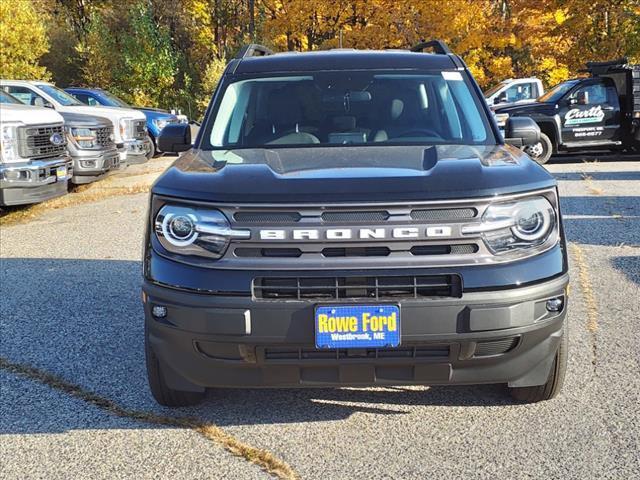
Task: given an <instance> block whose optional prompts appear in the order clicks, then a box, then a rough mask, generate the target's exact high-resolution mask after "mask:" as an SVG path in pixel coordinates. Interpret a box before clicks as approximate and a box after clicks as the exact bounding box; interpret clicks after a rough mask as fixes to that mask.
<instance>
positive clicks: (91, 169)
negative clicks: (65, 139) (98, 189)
mask: <svg viewBox="0 0 640 480" xmlns="http://www.w3.org/2000/svg"><path fill="white" fill-rule="evenodd" d="M72 158H73V178H72V179H71V181H72V182H73V183H75V184H84V183H91V182H94V181H96V180H98V179H100V178H102V177H104V176H106V174H107V173H108V172H109V171H111V170H117V169H119V168H120V154H119V152H118V150H116V149H112V150H109V151H106V152H105V151H95V150H77V151H74V152H72Z"/></svg>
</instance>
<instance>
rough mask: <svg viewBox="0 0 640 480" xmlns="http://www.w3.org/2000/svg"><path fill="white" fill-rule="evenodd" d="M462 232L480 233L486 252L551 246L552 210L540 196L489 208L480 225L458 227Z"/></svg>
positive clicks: (554, 227)
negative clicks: (487, 250)
mask: <svg viewBox="0 0 640 480" xmlns="http://www.w3.org/2000/svg"><path fill="white" fill-rule="evenodd" d="M462 233H463V234H466V235H470V234H478V233H480V234H482V238H483V239H484V241H485V243H486V245H487V247H488V248H489V250H490V251H491V252H492V253H494V254H496V255H499V254H503V253H506V252H510V251H514V250H530V249H535V248H538V247H541V246H543V245H545V244H546V245H555V243H556V242H557V240H558V221H557V215H556V211H555V209H554V207H553V205H551V203H550V202H549V200H547V199H546V198H544V197H531V198H527V199H523V200H519V201H514V202H509V203H496V204H492V205H489V207H488V208H487V209H486V211H485V213H484V215H483V216H482V223H479V224H473V225H466V226H464V227H462Z"/></svg>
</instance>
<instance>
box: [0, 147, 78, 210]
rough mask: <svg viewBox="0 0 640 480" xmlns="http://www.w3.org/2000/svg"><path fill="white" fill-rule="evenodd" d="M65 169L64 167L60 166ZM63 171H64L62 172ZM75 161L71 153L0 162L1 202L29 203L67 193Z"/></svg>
mask: <svg viewBox="0 0 640 480" xmlns="http://www.w3.org/2000/svg"><path fill="white" fill-rule="evenodd" d="M61 168H62V169H63V170H60V169H61ZM59 172H64V175H60V173H59ZM72 175H73V165H72V161H71V159H70V158H69V157H66V156H65V157H58V158H54V159H51V160H32V161H30V162H24V163H15V164H2V165H0V205H25V204H29V203H39V202H43V201H45V200H50V199H52V198H55V197H59V196H61V195H64V194H66V193H67V185H68V181H69V179H70V178H71V177H72Z"/></svg>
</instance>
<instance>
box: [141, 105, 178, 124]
mask: <svg viewBox="0 0 640 480" xmlns="http://www.w3.org/2000/svg"><path fill="white" fill-rule="evenodd" d="M136 110H139V111H141V112H142V113H144V114H145V116H146V117H147V118H153V119H156V118H165V119H169V120H176V121H177V120H178V117H176V116H175V115H174V114H172V113H169V112H167V111H166V110H161V109H159V108H147V107H144V108H136Z"/></svg>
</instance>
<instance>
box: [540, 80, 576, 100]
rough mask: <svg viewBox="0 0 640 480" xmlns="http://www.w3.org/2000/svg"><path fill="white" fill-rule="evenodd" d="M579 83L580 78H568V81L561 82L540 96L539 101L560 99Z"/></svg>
mask: <svg viewBox="0 0 640 480" xmlns="http://www.w3.org/2000/svg"><path fill="white" fill-rule="evenodd" d="M576 83H578V80H568V81H566V82H562V83H559V84H558V85H556V86H555V87H553V88H552V89H551V90H549V91H548V92H547V93H545V94H544V95H542V96H541V97H540V98H538V101H539V102H557V101H558V100H560V99H561V98H562V97H563V96H564V94H565V93H567V92H568V91H569V90H571V88H572V87H573V86H574V85H575V84H576Z"/></svg>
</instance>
